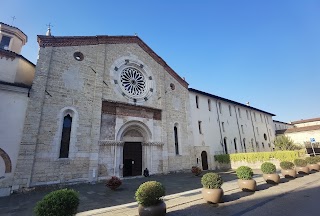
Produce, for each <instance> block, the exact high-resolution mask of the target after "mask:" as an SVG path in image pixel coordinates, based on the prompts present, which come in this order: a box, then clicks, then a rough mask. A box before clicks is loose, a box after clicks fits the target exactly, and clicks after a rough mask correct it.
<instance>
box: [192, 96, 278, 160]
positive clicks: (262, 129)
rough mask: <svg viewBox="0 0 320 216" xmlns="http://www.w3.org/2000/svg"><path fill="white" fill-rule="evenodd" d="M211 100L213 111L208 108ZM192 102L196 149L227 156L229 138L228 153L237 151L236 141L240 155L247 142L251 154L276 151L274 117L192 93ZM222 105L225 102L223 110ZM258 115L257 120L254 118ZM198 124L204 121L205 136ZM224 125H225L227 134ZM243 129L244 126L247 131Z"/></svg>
mask: <svg viewBox="0 0 320 216" xmlns="http://www.w3.org/2000/svg"><path fill="white" fill-rule="evenodd" d="M196 96H198V107H199V108H197V106H196ZM208 99H209V100H210V101H211V111H209V108H208ZM189 100H190V110H191V119H192V120H191V121H192V123H191V124H192V125H191V126H192V129H193V133H194V146H196V147H197V148H196V149H199V148H198V147H199V146H202V149H203V150H204V149H205V148H209V149H210V152H208V154H210V155H216V154H223V153H224V146H223V142H224V137H226V138H227V149H228V153H235V152H236V150H235V143H234V140H235V139H236V146H237V152H245V149H244V145H243V141H244V139H245V145H246V151H247V152H249V151H270V150H272V148H273V140H274V137H275V134H274V129H273V120H272V116H271V115H269V114H266V113H264V112H259V111H257V110H254V109H252V108H250V107H249V106H248V107H246V106H239V105H237V104H234V103H229V102H227V101H224V100H218V99H216V98H211V97H209V96H206V95H201V94H197V93H196V92H193V91H189ZM219 103H221V111H220V108H219ZM229 106H230V110H229ZM230 111H231V115H230ZM239 111H240V113H239ZM247 112H248V115H247ZM254 115H255V116H256V118H254ZM198 121H201V129H202V134H200V133H199V128H198ZM222 122H223V123H224V131H223V127H222ZM219 125H220V127H219ZM241 126H243V131H242V127H241ZM257 128H258V132H257ZM220 131H221V132H220ZM264 135H265V136H264ZM252 140H253V145H254V146H253V148H252V143H251V142H252ZM256 142H257V143H258V145H259V147H258V148H257V147H256ZM262 143H264V148H263V147H262ZM269 145H270V147H269ZM200 149H201V148H200ZM198 154H199V152H198ZM198 157H199V156H198Z"/></svg>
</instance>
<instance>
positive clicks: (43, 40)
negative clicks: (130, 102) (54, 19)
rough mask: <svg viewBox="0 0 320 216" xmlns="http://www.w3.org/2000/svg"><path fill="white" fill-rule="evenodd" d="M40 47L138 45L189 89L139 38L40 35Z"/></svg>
mask: <svg viewBox="0 0 320 216" xmlns="http://www.w3.org/2000/svg"><path fill="white" fill-rule="evenodd" d="M38 43H39V46H40V47H64V46H85V45H98V44H130V43H135V44H138V45H139V46H140V47H141V48H142V49H143V50H144V51H145V52H146V53H148V54H149V55H150V56H151V57H152V58H153V59H154V60H155V61H156V62H157V63H158V64H160V65H161V66H163V68H164V69H165V70H166V71H167V72H168V73H169V74H170V75H171V76H172V77H174V78H175V79H176V80H177V81H178V82H179V83H180V84H181V85H182V86H184V87H185V88H188V85H189V84H188V83H187V82H186V81H185V80H184V79H182V78H181V77H180V76H179V75H178V74H177V73H176V72H175V71H174V70H173V69H172V68H171V67H170V66H169V65H167V63H166V62H165V61H164V60H163V59H162V58H161V57H160V56H159V55H157V54H156V53H155V52H154V51H153V50H152V49H151V48H150V47H149V46H148V45H147V44H146V43H145V42H143V40H141V39H140V38H139V37H138V36H107V35H101V36H100V35H98V36H62V37H55V36H45V35H38Z"/></svg>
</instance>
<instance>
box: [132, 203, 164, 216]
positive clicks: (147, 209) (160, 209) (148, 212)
mask: <svg viewBox="0 0 320 216" xmlns="http://www.w3.org/2000/svg"><path fill="white" fill-rule="evenodd" d="M138 211H139V215H140V216H164V215H166V212H167V208H166V204H165V202H163V201H162V202H160V203H159V204H157V205H153V206H142V205H140V204H139V207H138Z"/></svg>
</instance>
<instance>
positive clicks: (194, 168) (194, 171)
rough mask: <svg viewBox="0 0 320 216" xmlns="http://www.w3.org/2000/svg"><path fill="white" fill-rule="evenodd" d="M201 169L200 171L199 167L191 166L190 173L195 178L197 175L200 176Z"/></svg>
mask: <svg viewBox="0 0 320 216" xmlns="http://www.w3.org/2000/svg"><path fill="white" fill-rule="evenodd" d="M201 171H202V170H201V169H200V167H197V166H193V167H192V168H191V172H192V173H193V174H194V175H195V176H198V175H200V174H201Z"/></svg>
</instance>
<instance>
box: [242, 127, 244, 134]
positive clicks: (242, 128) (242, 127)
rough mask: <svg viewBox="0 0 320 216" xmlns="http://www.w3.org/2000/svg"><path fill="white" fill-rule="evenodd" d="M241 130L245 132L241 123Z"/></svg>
mask: <svg viewBox="0 0 320 216" xmlns="http://www.w3.org/2000/svg"><path fill="white" fill-rule="evenodd" d="M241 131H242V133H243V134H244V130H243V125H241Z"/></svg>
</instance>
